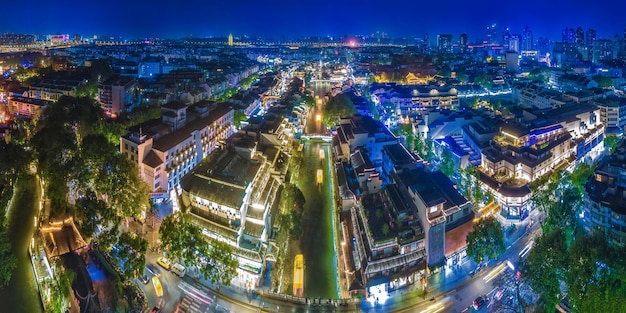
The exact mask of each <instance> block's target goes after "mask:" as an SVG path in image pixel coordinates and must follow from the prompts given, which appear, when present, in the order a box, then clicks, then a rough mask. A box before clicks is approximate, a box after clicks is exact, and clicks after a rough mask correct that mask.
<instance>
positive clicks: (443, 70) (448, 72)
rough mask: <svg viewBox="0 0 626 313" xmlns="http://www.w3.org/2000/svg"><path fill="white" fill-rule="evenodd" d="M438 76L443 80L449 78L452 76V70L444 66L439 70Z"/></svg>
mask: <svg viewBox="0 0 626 313" xmlns="http://www.w3.org/2000/svg"><path fill="white" fill-rule="evenodd" d="M439 75H441V76H443V77H445V78H449V77H450V76H452V69H451V68H450V66H448V65H444V66H442V67H441V70H439Z"/></svg>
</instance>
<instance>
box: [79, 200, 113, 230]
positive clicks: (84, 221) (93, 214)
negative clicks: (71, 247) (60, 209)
mask: <svg viewBox="0 0 626 313" xmlns="http://www.w3.org/2000/svg"><path fill="white" fill-rule="evenodd" d="M76 209H77V210H76V217H77V219H78V221H79V222H80V233H81V235H82V236H83V237H85V238H90V237H92V236H93V235H94V234H95V232H96V229H97V227H98V225H103V224H104V225H108V224H109V222H112V221H110V220H104V219H103V220H101V218H100V216H107V215H106V211H110V209H109V208H108V207H107V205H106V203H105V202H104V201H102V200H100V199H98V198H97V197H96V196H95V194H93V193H91V194H90V195H87V196H85V197H83V198H81V199H79V200H78V201H77V202H76Z"/></svg>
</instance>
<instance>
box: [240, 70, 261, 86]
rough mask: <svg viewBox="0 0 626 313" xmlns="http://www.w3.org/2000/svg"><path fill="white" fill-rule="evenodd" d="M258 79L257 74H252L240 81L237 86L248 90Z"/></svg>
mask: <svg viewBox="0 0 626 313" xmlns="http://www.w3.org/2000/svg"><path fill="white" fill-rule="evenodd" d="M258 78H259V74H258V73H254V74H252V75H250V76H248V77H247V78H244V79H243V80H241V81H240V82H239V85H240V86H241V88H243V89H248V88H250V86H252V84H254V82H255V81H256V80H257V79H258Z"/></svg>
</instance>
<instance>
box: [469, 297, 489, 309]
mask: <svg viewBox="0 0 626 313" xmlns="http://www.w3.org/2000/svg"><path fill="white" fill-rule="evenodd" d="M485 303H487V300H486V299H485V298H484V297H483V296H478V298H476V299H474V303H473V305H472V306H473V307H474V310H478V309H480V308H482V307H483V305H485Z"/></svg>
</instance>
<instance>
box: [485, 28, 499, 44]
mask: <svg viewBox="0 0 626 313" xmlns="http://www.w3.org/2000/svg"><path fill="white" fill-rule="evenodd" d="M497 33H498V31H497V30H496V24H492V25H491V26H487V43H498V35H497Z"/></svg>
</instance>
